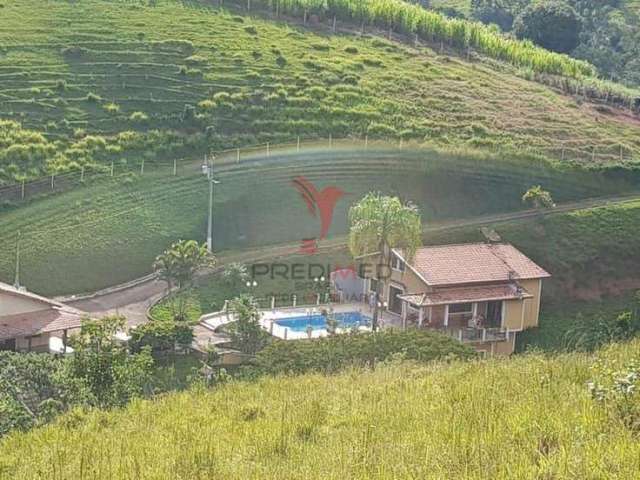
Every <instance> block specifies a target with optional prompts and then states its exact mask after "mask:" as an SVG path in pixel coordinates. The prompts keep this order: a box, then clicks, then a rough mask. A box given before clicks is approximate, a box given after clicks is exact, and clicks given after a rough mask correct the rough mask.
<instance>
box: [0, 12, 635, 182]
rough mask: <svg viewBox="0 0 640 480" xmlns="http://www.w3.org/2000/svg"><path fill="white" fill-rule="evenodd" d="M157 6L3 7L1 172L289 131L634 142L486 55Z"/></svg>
mask: <svg viewBox="0 0 640 480" xmlns="http://www.w3.org/2000/svg"><path fill="white" fill-rule="evenodd" d="M154 4H155V6H153V7H150V6H146V5H143V4H140V3H131V2H123V1H107V0H86V1H82V2H74V3H70V2H66V1H60V0H52V1H49V2H48V3H47V8H41V2H38V1H36V0H24V1H21V2H10V3H7V4H5V5H4V8H2V15H3V25H2V26H1V27H0V45H2V47H1V48H0V80H1V82H0V119H1V120H2V122H0V182H11V181H15V180H21V179H23V178H32V177H34V176H38V175H41V174H42V173H44V172H48V173H51V172H55V171H60V170H65V169H68V168H71V169H76V170H77V169H79V168H80V166H82V165H89V164H104V163H109V162H110V161H115V162H116V163H118V164H121V163H125V164H129V165H131V164H134V165H138V164H139V162H140V161H141V160H142V159H143V158H144V159H146V160H147V161H152V160H157V159H169V158H173V157H175V156H179V155H194V154H196V153H202V152H204V151H206V150H207V149H209V148H213V149H220V148H223V147H229V146H235V145H247V144H252V143H255V142H264V141H280V140H287V141H289V140H291V139H294V138H295V137H296V136H297V135H302V136H323V137H327V136H328V135H329V134H333V135H334V136H336V137H337V136H345V135H353V136H359V137H362V136H364V135H365V134H367V135H369V136H371V137H372V138H373V137H387V138H395V139H399V138H404V139H405V140H406V139H409V138H411V139H417V140H428V141H430V142H433V143H436V144H440V145H456V146H463V145H468V146H485V147H488V148H495V147H498V146H499V147H508V148H511V147H515V148H523V149H527V150H538V151H540V152H542V153H544V154H546V155H548V156H549V157H552V158H558V159H560V158H564V159H565V160H568V159H571V160H576V161H579V162H581V163H585V164H617V163H620V156H621V153H622V158H623V160H624V161H625V162H626V161H630V160H631V159H632V158H634V157H635V158H636V159H637V157H638V153H639V152H640V140H639V139H638V138H639V137H638V135H637V132H638V121H637V119H634V118H633V117H631V116H628V115H626V114H623V112H621V111H618V110H614V109H609V108H608V107H607V108H600V107H598V108H596V107H595V106H594V105H592V104H589V103H588V102H583V101H582V100H581V99H575V98H570V97H568V96H564V95H562V94H560V93H557V92H556V91H554V90H552V89H550V88H548V87H545V86H543V85H541V84H538V83H535V82H531V81H527V80H525V79H523V78H520V77H519V76H517V74H518V72H517V71H516V69H515V67H512V66H509V65H507V64H501V63H499V62H497V61H495V60H489V59H484V60H483V59H481V58H476V57H477V56H476V55H474V56H473V58H472V59H471V60H470V61H467V60H466V57H459V56H457V54H456V52H455V51H449V50H448V49H445V51H443V52H441V51H440V46H439V44H438V45H434V47H433V49H432V48H429V47H418V48H415V47H412V46H410V45H405V44H400V43H397V42H393V41H388V40H386V39H383V38H380V37H378V36H376V35H375V34H374V33H375V31H372V33H370V34H366V35H357V34H350V33H345V32H342V33H336V34H331V31H330V28H329V27H328V26H327V25H324V24H317V23H313V24H309V25H308V26H307V27H306V28H305V27H303V26H301V25H297V24H296V23H295V22H284V21H282V20H280V21H269V20H266V19H264V18H263V17H261V14H259V13H256V15H255V16H252V15H248V14H247V13H246V12H243V11H242V10H241V9H240V8H239V7H238V6H236V5H235V4H229V8H230V9H229V10H227V9H222V10H218V9H216V8H209V7H207V6H205V5H203V4H201V3H198V2H181V1H177V0H163V1H159V2H154ZM225 5H227V4H226V3H225ZM25 18H26V19H28V21H24V19H25ZM77 18H82V19H83V23H82V25H78V23H77V22H76V19H77ZM167 19H171V21H169V22H167ZM347 27H348V26H347ZM563 152H564V153H563Z"/></svg>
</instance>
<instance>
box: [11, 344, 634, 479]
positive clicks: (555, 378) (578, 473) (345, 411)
mask: <svg viewBox="0 0 640 480" xmlns="http://www.w3.org/2000/svg"><path fill="white" fill-rule="evenodd" d="M638 354H640V344H639V343H637V342H634V343H631V344H628V345H621V346H615V347H613V348H611V349H609V350H606V351H603V352H600V353H598V355H597V356H596V357H595V358H594V357H591V356H588V355H584V354H572V355H564V356H559V357H545V356H542V355H525V356H521V357H517V358H513V359H511V360H497V359H495V360H488V361H476V362H467V363H457V362H454V363H452V364H450V365H434V366H426V367H419V366H415V365H412V364H410V363H409V364H408V363H397V362H391V364H389V365H387V366H381V365H379V366H378V368H376V369H375V370H353V371H348V372H346V373H343V374H338V375H333V376H323V375H317V374H316V375H303V376H294V377H279V378H262V379H259V380H258V381H255V382H251V383H245V382H238V383H236V382H233V383H230V384H227V385H225V386H222V387H220V388H217V389H216V390H214V391H206V390H194V391H191V392H188V393H181V394H177V395H169V396H166V397H164V398H161V399H158V400H157V401H155V402H144V401H138V402H134V403H133V404H132V405H130V406H129V407H128V408H126V409H124V410H114V411H108V412H105V411H95V412H81V411H76V412H73V413H71V414H69V415H66V416H65V417H63V418H61V419H60V420H59V421H58V422H56V424H54V425H52V426H49V427H45V428H42V429H38V430H35V431H32V432H30V433H28V434H14V435H11V436H9V437H8V438H6V439H5V440H3V441H2V443H0V478H7V479H8V478H11V479H12V480H26V479H31V478H40V477H41V475H40V472H43V471H45V472H48V473H47V475H48V476H49V478H55V479H71V478H82V477H90V478H95V479H96V480H100V479H102V478H128V477H130V476H131V475H133V476H135V477H136V478H138V479H141V480H143V479H151V478H167V477H171V478H189V479H195V478H210V477H212V476H217V477H223V478H243V479H253V478H256V479H258V478H259V479H265V478H278V479H288V478H308V479H314V478H319V479H320V478H322V479H342V478H367V479H377V478H380V479H383V478H384V479H386V478H399V479H402V478H426V479H441V478H461V479H478V480H479V479H486V478H494V479H512V478H514V477H517V478H522V479H534V478H556V479H569V478H609V479H629V480H631V479H635V478H636V477H637V472H638V470H639V469H640V463H639V462H640V461H639V459H640V444H639V443H638V442H637V440H636V437H635V434H634V432H635V430H634V426H633V422H632V421H629V420H630V419H631V420H633V419H636V420H637V418H638V406H639V403H638V402H639V399H638V394H637V392H632V393H631V394H630V395H627V396H625V397H623V396H622V395H620V394H618V396H615V394H613V390H607V388H608V385H609V384H610V381H611V379H610V376H609V375H608V374H606V371H607V369H610V370H611V371H620V370H622V369H624V367H625V365H626V364H627V363H628V362H629V361H630V359H631V358H634V357H637V356H638ZM594 362H596V364H597V365H602V366H601V367H600V366H596V367H594V368H592V366H593V364H594ZM623 371H625V372H627V371H628V370H623ZM633 371H635V370H631V371H630V372H633ZM590 380H594V381H595V382H594V386H593V391H594V397H595V398H596V399H597V398H603V397H605V396H606V397H607V398H608V399H609V400H608V401H607V402H606V403H601V402H600V401H598V400H596V399H594V398H592V396H591V394H590V391H589V389H588V388H587V382H589V381H590ZM631 382H632V384H634V383H637V381H634V380H633V379H632V380H631ZM600 391H603V392H608V393H604V394H603V395H600ZM609 395H610V396H609ZM623 407H624V409H623Z"/></svg>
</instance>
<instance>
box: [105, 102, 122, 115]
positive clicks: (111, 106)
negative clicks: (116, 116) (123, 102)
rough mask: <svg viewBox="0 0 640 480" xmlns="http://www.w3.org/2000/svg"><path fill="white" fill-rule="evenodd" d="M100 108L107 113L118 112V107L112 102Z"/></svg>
mask: <svg viewBox="0 0 640 480" xmlns="http://www.w3.org/2000/svg"><path fill="white" fill-rule="evenodd" d="M102 108H104V109H105V111H106V112H107V113H118V112H119V111H120V106H119V105H117V104H115V103H113V102H111V103H106V104H105V105H104V106H103V107H102Z"/></svg>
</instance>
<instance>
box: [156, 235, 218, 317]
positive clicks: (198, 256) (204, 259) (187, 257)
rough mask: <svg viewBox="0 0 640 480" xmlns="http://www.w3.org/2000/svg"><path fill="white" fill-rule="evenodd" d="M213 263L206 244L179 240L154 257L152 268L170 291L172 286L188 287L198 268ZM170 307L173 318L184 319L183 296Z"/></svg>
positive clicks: (178, 297) (184, 303)
mask: <svg viewBox="0 0 640 480" xmlns="http://www.w3.org/2000/svg"><path fill="white" fill-rule="evenodd" d="M214 264H215V257H213V255H211V254H210V253H209V252H208V251H207V247H206V245H204V244H202V245H200V244H199V243H198V242H196V241H195V240H179V241H178V242H176V243H174V244H173V245H171V247H169V248H168V249H167V250H165V251H164V252H162V253H161V254H160V255H158V256H157V257H156V260H155V262H154V263H153V269H154V271H155V272H157V273H158V276H159V277H160V279H162V280H164V281H166V282H167V287H168V289H169V291H171V289H172V288H173V287H174V286H176V287H177V288H178V290H183V289H186V288H188V287H190V286H191V285H192V283H193V279H194V277H195V274H196V272H197V271H198V270H199V269H201V268H204V267H208V266H213V265H214ZM176 305H177V309H176ZM171 308H172V310H173V312H172V313H173V317H174V318H175V319H177V320H184V319H185V317H186V312H185V308H186V302H185V299H184V297H183V296H181V295H178V296H177V301H176V302H172V303H171Z"/></svg>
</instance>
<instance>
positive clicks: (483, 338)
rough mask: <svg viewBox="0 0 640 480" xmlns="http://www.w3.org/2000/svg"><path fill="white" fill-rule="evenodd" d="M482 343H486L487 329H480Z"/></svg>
mask: <svg viewBox="0 0 640 480" xmlns="http://www.w3.org/2000/svg"><path fill="white" fill-rule="evenodd" d="M482 341H483V342H486V341H487V329H486V328H483V329H482Z"/></svg>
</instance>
